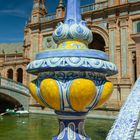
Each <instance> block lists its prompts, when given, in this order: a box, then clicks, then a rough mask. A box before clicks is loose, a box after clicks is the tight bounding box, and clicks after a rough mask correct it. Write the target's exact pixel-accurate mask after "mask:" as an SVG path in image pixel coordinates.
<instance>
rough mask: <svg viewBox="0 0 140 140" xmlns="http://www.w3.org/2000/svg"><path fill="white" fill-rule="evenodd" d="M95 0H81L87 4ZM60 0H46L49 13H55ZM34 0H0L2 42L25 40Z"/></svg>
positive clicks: (0, 33) (0, 36)
mask: <svg viewBox="0 0 140 140" xmlns="http://www.w3.org/2000/svg"><path fill="white" fill-rule="evenodd" d="M93 1H94V0H81V5H87V4H90V3H91V2H93ZM58 2H59V1H58V0H46V1H45V5H46V8H47V11H48V13H54V12H55V9H56V7H57V5H58ZM32 5H33V0H0V43H15V42H23V38H24V27H25V24H26V22H27V20H28V18H29V16H30V15H31V10H32Z"/></svg>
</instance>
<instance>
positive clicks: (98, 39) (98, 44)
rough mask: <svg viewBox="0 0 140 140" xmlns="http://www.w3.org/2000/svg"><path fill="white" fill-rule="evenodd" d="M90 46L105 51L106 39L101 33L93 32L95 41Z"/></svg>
mask: <svg viewBox="0 0 140 140" xmlns="http://www.w3.org/2000/svg"><path fill="white" fill-rule="evenodd" d="M88 47H89V49H96V50H100V51H104V52H105V41H104V39H103V37H102V36H101V35H100V34H97V33H93V41H92V42H91V43H90V44H89V46H88Z"/></svg>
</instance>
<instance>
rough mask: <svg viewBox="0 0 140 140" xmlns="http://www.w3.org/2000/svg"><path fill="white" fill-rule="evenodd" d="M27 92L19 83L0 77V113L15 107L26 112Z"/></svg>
mask: <svg viewBox="0 0 140 140" xmlns="http://www.w3.org/2000/svg"><path fill="white" fill-rule="evenodd" d="M29 97H30V95H29V90H28V88H27V87H26V86H24V85H23V84H21V83H17V82H15V81H13V80H10V79H5V78H2V77H0V113H1V112H4V111H5V110H6V109H14V108H15V106H17V107H18V106H19V107H20V106H23V108H24V109H25V110H28V105H29Z"/></svg>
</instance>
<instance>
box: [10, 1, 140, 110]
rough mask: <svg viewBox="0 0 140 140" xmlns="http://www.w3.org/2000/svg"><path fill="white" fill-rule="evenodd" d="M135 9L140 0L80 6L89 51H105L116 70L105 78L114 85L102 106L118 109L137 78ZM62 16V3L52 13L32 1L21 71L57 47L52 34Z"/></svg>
mask: <svg viewBox="0 0 140 140" xmlns="http://www.w3.org/2000/svg"><path fill="white" fill-rule="evenodd" d="M139 7H140V0H95V2H94V3H92V4H90V5H87V6H82V7H81V13H82V17H83V19H84V20H85V21H87V25H88V27H89V28H90V29H91V31H92V33H93V38H94V39H93V42H92V43H91V44H89V48H90V49H97V50H102V51H105V52H106V53H107V54H108V55H109V59H110V61H112V62H113V63H115V64H116V65H117V68H118V74H117V75H116V76H113V77H110V78H109V80H111V81H112V82H113V83H114V93H113V95H112V97H111V99H110V100H109V101H108V103H107V104H106V105H105V106H104V107H106V106H107V107H111V108H120V106H121V105H122V103H123V102H124V100H125V99H126V97H127V96H128V94H129V93H130V89H131V87H132V86H133V84H134V83H135V81H136V79H137V77H138V76H139V75H140V64H139V63H140V61H138V60H140V59H139V57H140V9H139ZM64 13H65V7H64V3H63V0H59V1H58V6H57V7H56V12H55V13H54V14H48V13H47V8H46V7H45V4H44V0H34V1H33V9H32V13H31V17H30V18H29V21H28V23H27V24H26V26H25V30H24V44H23V48H24V49H23V58H24V62H23V63H22V64H23V65H22V67H23V71H24V70H25V67H26V65H27V63H28V62H29V60H30V61H32V60H34V59H35V54H36V53H38V52H40V51H43V50H47V49H55V48H57V45H56V44H55V43H54V41H53V40H52V33H53V31H54V29H55V28H56V26H57V24H58V23H59V22H63V19H64ZM24 64H25V65H24ZM19 65H20V64H19ZM19 65H18V66H19ZM9 66H10V65H9ZM9 66H8V67H9ZM29 79H31V76H30V77H29V75H28V76H27V73H26V72H25V76H24V83H25V84H27V83H28V81H30V80H29ZM31 103H34V102H31Z"/></svg>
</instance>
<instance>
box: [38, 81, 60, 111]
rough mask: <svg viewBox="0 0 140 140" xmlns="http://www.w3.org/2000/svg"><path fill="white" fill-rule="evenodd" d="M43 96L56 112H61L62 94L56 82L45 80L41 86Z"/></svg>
mask: <svg viewBox="0 0 140 140" xmlns="http://www.w3.org/2000/svg"><path fill="white" fill-rule="evenodd" d="M40 91H41V95H42V97H43V98H44V100H45V101H46V103H47V104H48V105H49V106H50V107H52V108H53V109H55V110H60V102H61V101H60V93H59V87H58V84H57V82H56V80H53V79H45V80H43V81H42V82H41V84H40Z"/></svg>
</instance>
